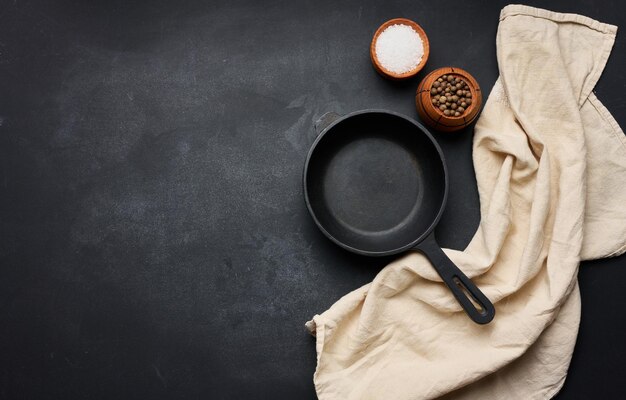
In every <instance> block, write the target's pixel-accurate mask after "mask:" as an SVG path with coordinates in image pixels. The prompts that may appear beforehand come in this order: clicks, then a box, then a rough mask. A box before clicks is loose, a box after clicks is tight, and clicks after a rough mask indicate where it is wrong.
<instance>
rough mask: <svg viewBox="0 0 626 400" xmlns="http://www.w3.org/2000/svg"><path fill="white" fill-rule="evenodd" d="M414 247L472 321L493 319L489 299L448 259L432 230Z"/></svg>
mask: <svg viewBox="0 0 626 400" xmlns="http://www.w3.org/2000/svg"><path fill="white" fill-rule="evenodd" d="M416 248H417V249H418V250H420V251H421V252H422V253H424V254H425V255H426V257H428V259H429V260H430V262H431V263H432V264H433V266H434V267H435V270H436V271H437V273H438V274H439V276H441V279H443V282H444V283H445V284H446V285H447V286H448V287H449V288H450V290H451V291H452V294H453V295H454V297H456V299H457V301H458V302H459V304H461V307H463V310H465V312H466V313H467V315H468V316H469V317H470V318H471V319H472V321H474V322H476V323H477V324H487V323H489V322H490V321H491V320H492V319H493V317H494V316H495V315H496V310H495V308H494V306H493V304H492V303H491V301H489V299H488V298H487V296H485V295H484V294H483V292H481V291H480V289H478V287H477V286H476V285H474V282H472V281H471V280H470V279H469V278H468V277H467V276H466V275H465V274H464V273H463V272H461V270H460V269H459V268H458V267H457V266H456V265H454V263H453V262H452V261H450V259H449V258H448V256H446V254H445V253H444V252H443V250H441V247H440V246H439V244H437V240H436V239H435V234H434V232H431V233H430V234H429V235H428V236H427V237H426V239H424V240H423V241H422V242H420V243H419V244H418V245H417V246H416Z"/></svg>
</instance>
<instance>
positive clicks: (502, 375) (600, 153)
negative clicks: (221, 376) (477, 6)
mask: <svg viewBox="0 0 626 400" xmlns="http://www.w3.org/2000/svg"><path fill="white" fill-rule="evenodd" d="M616 32H617V28H616V27H615V26H612V25H608V24H603V23H600V22H598V21H595V20H592V19H590V18H587V17H584V16H580V15H574V14H559V13H555V12H551V11H547V10H542V9H537V8H532V7H527V6H521V5H512V6H507V7H505V8H504V9H503V10H502V13H501V16H500V25H499V27H498V34H497V37H496V46H497V56H498V65H499V70H500V78H499V79H498V80H497V81H496V83H495V85H494V87H493V89H492V91H491V94H490V95H489V98H488V99H487V101H486V104H485V107H484V110H483V113H482V114H481V116H480V118H479V120H478V122H477V124H476V127H475V132H474V142H473V162H474V169H475V171H476V178H477V185H478V192H479V199H480V204H481V208H480V210H481V222H480V225H479V227H478V230H477V231H476V234H475V236H474V237H473V239H472V240H471V242H470V244H469V245H468V247H467V248H466V249H465V250H464V251H457V250H450V249H446V250H445V252H446V254H447V255H448V256H449V257H450V259H451V260H452V261H453V262H455V263H456V265H457V266H459V268H461V269H462V270H463V271H464V272H465V273H466V274H467V275H468V276H470V277H472V279H473V280H474V282H475V283H476V284H477V285H478V286H479V287H480V288H481V290H482V291H483V292H484V293H485V294H486V295H487V296H488V297H489V298H490V299H491V300H492V301H493V302H494V304H495V307H496V310H497V312H496V318H495V319H494V321H493V322H492V323H490V324H488V325H484V326H480V325H476V324H474V323H473V322H471V320H470V319H469V318H467V316H466V315H465V314H464V313H463V312H462V311H461V309H460V307H459V305H458V304H457V303H456V301H455V300H454V298H453V297H452V295H451V294H450V292H449V290H448V289H447V288H446V287H445V285H443V284H442V283H441V280H440V279H439V278H438V276H437V274H436V272H435V271H434V269H433V268H432V266H431V265H430V264H429V262H428V260H427V259H426V258H425V257H424V256H422V255H421V254H419V253H410V254H407V255H405V256H404V257H402V258H400V259H398V260H396V261H394V262H393V263H391V264H389V265H388V266H387V267H385V268H384V269H383V270H382V271H381V272H380V273H379V274H378V275H377V276H376V278H375V279H374V281H373V282H372V283H371V284H369V285H366V286H364V287H362V288H360V289H357V290H356V291H354V292H352V293H350V294H348V295H346V296H344V297H343V298H342V299H340V300H339V301H338V302H337V303H335V304H334V305H333V306H332V307H331V308H330V309H329V310H328V311H326V312H324V313H322V314H320V315H316V316H315V317H314V318H313V320H312V321H310V322H309V323H307V327H308V329H309V330H310V331H311V332H312V333H314V334H316V335H317V338H316V341H317V345H316V350H317V353H318V365H317V369H316V372H315V375H314V382H315V386H316V390H317V393H318V397H319V398H320V400H334V399H342V400H346V399H354V400H357V399H358V400H367V399H372V400H373V399H400V400H401V399H407V400H408V399H433V398H440V397H442V398H445V399H476V398H481V399H501V398H511V399H524V400H526V399H543V398H549V397H551V396H553V395H554V394H555V393H556V392H558V390H559V389H560V388H561V386H562V385H563V382H564V381H565V377H566V374H567V368H568V366H569V363H570V360H571V355H572V352H573V349H574V344H575V341H576V335H577V332H578V324H579V320H580V296H579V291H578V284H577V271H578V265H579V262H580V261H581V260H582V259H592V258H602V257H607V256H614V255H618V254H622V253H623V252H625V251H626V223H625V222H626V209H625V208H624V207H623V204H624V203H625V202H626V188H624V187H623V182H624V181H626V139H625V138H624V133H623V131H622V130H621V129H620V128H619V126H618V125H617V123H616V122H615V120H614V119H613V118H612V116H611V115H610V113H609V112H608V110H606V108H605V107H604V106H603V105H602V104H601V103H600V102H599V101H598V99H597V98H596V97H595V95H594V94H593V93H592V89H593V87H594V86H595V84H596V82H597V80H598V79H599V77H600V75H601V73H602V70H603V69H604V66H605V65H606V62H607V60H608V57H609V54H610V51H611V48H612V46H613V43H614V40H615V35H616Z"/></svg>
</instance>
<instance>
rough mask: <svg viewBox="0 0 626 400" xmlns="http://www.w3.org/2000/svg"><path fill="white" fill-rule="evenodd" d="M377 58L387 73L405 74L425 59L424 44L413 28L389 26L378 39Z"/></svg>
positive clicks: (399, 25) (401, 25) (398, 25)
mask: <svg viewBox="0 0 626 400" xmlns="http://www.w3.org/2000/svg"><path fill="white" fill-rule="evenodd" d="M375 50H376V57H377V58H378V61H379V62H380V64H381V66H382V67H383V68H384V69H386V70H387V71H391V72H394V73H396V74H404V73H406V72H410V71H412V70H414V69H415V68H417V66H418V65H419V63H420V62H421V61H422V57H424V42H423V41H422V38H421V37H420V35H419V33H417V32H416V31H415V29H413V28H412V27H411V26H409V25H404V24H394V25H390V26H388V27H387V28H386V29H385V30H384V31H382V32H381V33H380V35H378V38H377V39H376V48H375Z"/></svg>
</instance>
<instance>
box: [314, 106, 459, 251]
mask: <svg viewBox="0 0 626 400" xmlns="http://www.w3.org/2000/svg"><path fill="white" fill-rule="evenodd" d="M304 178H305V196H306V201H307V205H308V207H309V210H310V211H311V214H312V215H313V218H314V219H315V221H316V223H317V224H318V225H319V227H320V228H321V229H322V231H323V232H324V233H325V234H326V235H327V236H328V237H329V238H330V239H331V240H333V241H335V242H336V243H337V244H339V245H341V246H343V247H344V248H347V249H349V250H351V251H355V252H357V253H361V254H366V255H386V254H393V253H397V252H401V251H404V250H406V249H408V248H410V247H412V246H414V245H415V244H416V243H418V242H419V241H420V240H422V239H423V238H424V237H425V236H426V235H427V234H428V233H429V232H430V231H431V230H432V229H433V228H434V225H435V224H436V223H437V221H438V220H439V217H440V215H441V212H442V210H443V207H444V206H445V200H446V193H447V180H446V179H447V177H446V169H445V166H444V161H443V157H442V155H441V153H440V150H439V148H438V147H437V145H436V144H435V143H434V141H433V139H432V138H431V137H430V136H429V134H428V133H426V131H425V129H424V128H422V127H421V126H419V125H417V124H416V123H415V122H414V121H411V120H409V119H407V118H405V117H402V116H400V115H397V114H392V113H388V112H382V111H378V112H372V111H370V112H363V113H356V114H352V115H349V116H346V117H344V118H342V119H340V120H339V121H337V122H336V123H334V124H333V125H331V126H330V127H329V128H328V129H326V131H324V132H322V134H321V135H320V137H319V138H318V140H317V142H316V143H315V144H314V146H313V148H312V149H311V152H310V153H309V158H308V161H307V166H306V170H305V177H304Z"/></svg>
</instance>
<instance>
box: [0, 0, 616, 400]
mask: <svg viewBox="0 0 626 400" xmlns="http://www.w3.org/2000/svg"><path fill="white" fill-rule="evenodd" d="M505 4H506V3H505V2H503V1H489V2H478V1H447V2H435V1H432V2H426V1H415V0H413V1H385V2H383V1H380V2H375V1H371V0H365V1H359V2H357V1H342V2H339V1H329V0H323V1H311V2H304V1H252V0H250V1H238V0H234V1H207V0H202V1H201V0H195V1H194V0H191V1H169V2H167V1H163V0H136V1H122V0H109V1H104V0H85V1H77V0H74V1H70V0H59V1H44V0H33V1H28V0H8V1H5V0H3V1H1V2H0V235H1V236H0V398H2V399H140V398H144V399H176V398H180V399H183V398H184V399H196V398H198V399H199V398H202V399H314V398H315V392H314V387H313V384H312V375H313V371H314V368H315V348H314V340H313V338H312V337H310V336H309V335H308V333H307V332H306V331H305V329H304V322H305V321H306V320H308V319H309V318H310V317H311V316H312V315H314V314H315V313H318V312H321V311H324V310H325V309H327V308H328V307H329V306H330V305H331V304H332V303H333V302H334V301H336V300H337V299H338V298H339V297H341V296H342V295H344V294H346V293H348V292H349V291H351V290H353V289H355V288H357V287H359V286H361V285H363V284H365V283H367V282H369V281H371V280H372V278H373V277H374V276H375V274H376V273H377V271H379V269H380V268H381V267H382V266H383V265H384V264H385V262H387V261H389V260H388V259H387V260H384V259H367V258H363V257H358V256H354V255H351V254H348V253H346V252H344V251H342V250H340V249H339V248H337V247H336V246H334V245H333V244H331V243H330V242H329V241H328V240H326V239H325V238H324V237H323V236H322V235H321V233H320V232H318V231H317V230H316V228H315V226H314V225H313V223H312V221H311V220H310V218H309V216H308V214H307V212H306V209H305V207H304V202H303V199H302V189H301V170H302V165H303V161H304V157H305V154H306V152H307V149H308V147H309V145H310V144H311V143H312V141H313V139H314V136H315V134H314V131H313V129H312V124H313V122H314V121H315V120H316V119H317V118H318V117H320V116H321V115H322V114H323V113H324V112H326V111H336V112H339V113H347V112H350V111H354V110H358V109H363V108H386V109H390V110H394V111H398V112H402V113H404V114H406V115H409V116H412V117H414V118H417V115H416V112H415V110H414V103H413V95H414V90H415V88H416V86H417V83H418V80H413V81H411V82H408V83H406V84H392V83H390V82H388V81H385V80H383V79H381V78H380V77H379V76H378V75H377V74H376V73H375V72H374V70H373V69H372V67H371V65H370V61H369V58H368V46H369V42H370V40H371V37H372V34H373V32H374V30H375V29H376V28H377V27H378V26H379V25H380V24H381V23H382V22H383V21H385V20H387V19H390V18H393V17H400V16H402V17H407V18H411V19H414V20H416V21H418V22H419V23H420V24H422V25H423V27H424V29H425V30H426V32H427V33H428V34H429V37H430V40H431V46H432V52H431V58H430V60H429V62H428V64H427V66H426V68H425V71H424V73H421V74H420V78H421V77H423V76H424V75H425V73H426V72H427V71H430V70H432V69H434V68H436V67H440V66H445V65H454V66H459V67H462V68H466V69H468V70H469V71H471V72H472V73H473V74H474V75H475V77H476V78H477V79H478V81H479V83H480V84H481V86H482V88H483V89H484V90H485V92H488V91H489V90H490V88H491V87H492V85H493V83H494V81H495V79H496V77H497V75H498V72H497V64H496V57H495V34H496V28H497V24H498V16H499V11H500V9H501V8H502V7H503V6H504V5H505ZM530 4H531V5H535V6H540V7H545V8H550V9H553V10H556V11H562V12H576V13H581V14H584V15H588V16H590V17H593V18H596V19H599V20H601V21H603V22H608V23H613V24H616V25H618V26H620V27H626V13H625V11H626V8H625V7H624V3H622V2H620V1H602V2H600V1H565V0H563V1H531V2H530ZM625 62H626V41H625V40H624V37H623V35H622V34H618V38H617V42H616V44H615V47H614V49H613V53H612V55H611V58H610V60H609V63H608V65H607V67H606V70H605V73H604V75H603V77H602V79H601V80H600V82H599V84H598V86H597V88H596V91H597V94H598V96H599V98H600V99H601V100H602V101H603V102H604V104H605V105H606V106H607V107H608V109H609V110H610V111H611V112H612V113H613V115H614V116H615V118H616V119H617V120H618V122H619V123H620V124H621V125H622V126H625V125H626V97H625V93H626V92H625V91H624V89H625V82H626V75H625V74H624V65H625ZM436 138H437V140H438V141H439V143H440V144H441V146H442V148H443V150H444V152H445V155H446V157H447V159H448V162H449V169H450V179H451V190H450V199H449V202H448V207H447V209H446V212H445V215H444V216H443V219H442V220H441V223H440V224H439V227H438V229H437V235H438V237H439V239H440V242H441V243H442V244H443V245H444V246H447V247H452V248H457V249H461V248H463V247H464V246H465V245H466V244H467V243H468V242H469V240H470V238H471V237H472V235H473V233H474V231H475V229H476V227H477V225H478V222H479V204H478V197H477V192H476V182H475V178H474V172H473V169H472V163H471V142H472V132H471V130H467V131H465V132H462V133H459V134H456V135H443V134H437V135H436ZM579 277H580V286H581V291H582V301H583V314H582V323H581V328H580V335H579V340H578V344H577V347H576V351H575V355H574V359H573V362H572V365H571V372H570V375H569V377H568V379H567V382H566V384H565V387H564V389H563V391H562V393H561V394H560V395H559V396H558V398H559V399H618V398H623V397H624V395H623V393H624V392H625V383H624V376H625V374H624V372H625V369H624V358H625V357H626V341H625V340H624V333H625V330H626V329H625V328H626V312H625V311H624V305H625V304H626V291H625V290H624V281H626V258H625V257H619V258H615V259H610V260H604V261H597V262H586V263H583V264H582V266H581V269H580V274H579Z"/></svg>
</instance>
